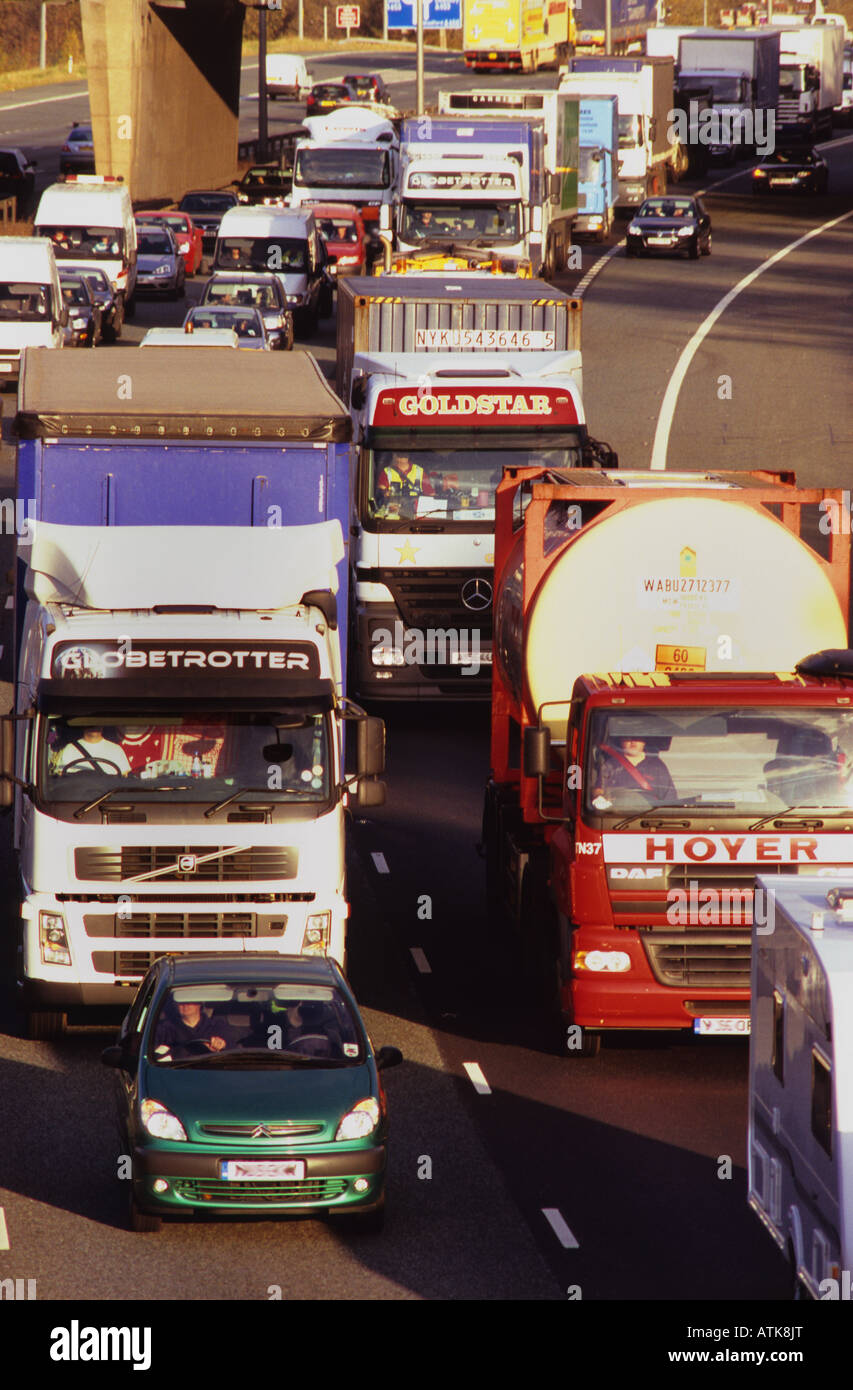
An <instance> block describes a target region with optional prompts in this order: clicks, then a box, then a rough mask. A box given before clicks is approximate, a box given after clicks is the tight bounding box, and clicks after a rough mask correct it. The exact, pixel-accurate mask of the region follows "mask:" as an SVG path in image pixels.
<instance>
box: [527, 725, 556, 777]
mask: <svg viewBox="0 0 853 1390" xmlns="http://www.w3.org/2000/svg"><path fill="white" fill-rule="evenodd" d="M522 762H523V768H524V775H525V777H547V776H548V773H549V772H550V770H551V730H550V729H548V728H545V727H543V726H542V725H538V726H536V727H533V728H528V729H525V730H524V756H523V760H522Z"/></svg>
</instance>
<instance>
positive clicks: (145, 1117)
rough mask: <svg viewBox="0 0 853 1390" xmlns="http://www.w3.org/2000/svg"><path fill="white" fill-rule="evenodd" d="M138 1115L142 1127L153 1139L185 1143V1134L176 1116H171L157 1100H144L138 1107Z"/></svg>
mask: <svg viewBox="0 0 853 1390" xmlns="http://www.w3.org/2000/svg"><path fill="white" fill-rule="evenodd" d="M139 1113H140V1114H141V1116H142V1123H143V1125H144V1126H145V1128H146V1129H147V1130H148V1133H149V1134H150V1135H153V1137H154V1138H155V1139H173V1140H174V1139H179V1140H184V1141H186V1137H187V1132H186V1130H185V1129H184V1127H183V1125H182V1124H181V1122H180V1120H179V1119H178V1117H177V1115H173V1114H172V1112H171V1110H167V1109H166V1107H165V1105H161V1104H160V1102H159V1100H144V1101H143V1102H142V1104H141V1105H140V1107H139Z"/></svg>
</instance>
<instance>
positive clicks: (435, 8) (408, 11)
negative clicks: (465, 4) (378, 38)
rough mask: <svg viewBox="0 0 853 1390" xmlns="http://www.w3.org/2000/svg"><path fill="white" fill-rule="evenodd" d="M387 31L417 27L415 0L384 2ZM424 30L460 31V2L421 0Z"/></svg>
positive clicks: (452, 0) (387, 0) (389, 0)
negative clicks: (386, 12)
mask: <svg viewBox="0 0 853 1390" xmlns="http://www.w3.org/2000/svg"><path fill="white" fill-rule="evenodd" d="M385 3H386V5H387V8H388V28H389V29H414V28H416V27H417V22H418V20H417V9H416V0H385ZM421 3H422V5H423V7H424V28H425V29H461V28H462V0H421Z"/></svg>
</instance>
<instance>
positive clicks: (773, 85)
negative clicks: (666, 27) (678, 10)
mask: <svg viewBox="0 0 853 1390" xmlns="http://www.w3.org/2000/svg"><path fill="white" fill-rule="evenodd" d="M780 40H781V34H780V31H779V29H778V28H776V27H775V26H766V27H764V28H757V29H751V30H744V29H736V30H731V29H697V30H695V31H694V32H693V33H692V34H685V35H683V36H682V38H681V40H680V42H679V49H678V52H679V57H678V66H679V73H678V86H679V90H680V91H681V93H682V95H687V96H689V94H690V92H691V90H695V91H701V92H704V91H706V90H707V89H708V88H710V89H711V91H712V92H713V102H712V105H713V110H714V112H715V113H716V124H717V130H716V131H714V132H712V133H714V134H715V136H716V138H715V140H714V142H713V143H712V144H711V146H710V149H711V154H712V155H715V156H721V155H728V156H729V157H730V158H732V160H734V159H736V158H737V157H738V156H740V157H742V158H746V156H747V154H748V153H749V152H750V151H752V150H754V149H758V150H762V149H763V151H764V152H765V153H769V152H771V151H772V149H773V138H774V136H773V132H774V126H775V121H776V103H777V101H778V98H779V53H780Z"/></svg>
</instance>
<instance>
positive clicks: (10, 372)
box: [0, 236, 68, 385]
mask: <svg viewBox="0 0 853 1390" xmlns="http://www.w3.org/2000/svg"><path fill="white" fill-rule="evenodd" d="M67 322H68V310H67V308H66V307H65V302H64V300H63V298H62V291H61V289H60V287H59V274H58V272H57V269H56V258H55V257H54V254H53V247H52V246H51V244H50V242H49V241H48V240H47V239H46V238H45V237H30V236H26V237H25V236H4V237H0V385H2V384H3V383H4V382H7V381H11V382H14V381H17V380H18V372H19V369H20V360H21V351H22V349H23V348H25V347H57V348H58V347H62V346H63V342H64V333H63V328H64V327H65V325H66V324H67Z"/></svg>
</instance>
